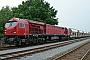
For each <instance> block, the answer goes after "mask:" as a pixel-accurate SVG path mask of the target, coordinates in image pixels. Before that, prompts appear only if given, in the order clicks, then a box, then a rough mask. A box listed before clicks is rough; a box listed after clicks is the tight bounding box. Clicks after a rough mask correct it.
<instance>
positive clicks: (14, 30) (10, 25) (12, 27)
mask: <svg viewBox="0 0 90 60" xmlns="http://www.w3.org/2000/svg"><path fill="white" fill-rule="evenodd" d="M26 29H27V30H26ZM4 31H5V42H6V43H8V44H16V43H17V42H18V40H19V39H18V38H25V36H26V35H28V22H27V21H24V20H20V19H18V18H12V19H11V20H9V21H8V22H7V23H6V24H5V28H4Z"/></svg>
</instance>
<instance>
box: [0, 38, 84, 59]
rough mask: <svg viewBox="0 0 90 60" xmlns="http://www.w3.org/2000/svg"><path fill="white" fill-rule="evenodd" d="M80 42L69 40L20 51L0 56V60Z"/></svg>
mask: <svg viewBox="0 0 90 60" xmlns="http://www.w3.org/2000/svg"><path fill="white" fill-rule="evenodd" d="M82 40H83V39H81V40H71V41H66V42H63V43H58V44H53V45H49V46H43V47H38V48H33V49H28V50H22V51H16V52H10V53H5V54H0V59H1V60H10V59H14V58H15V59H16V58H18V57H22V56H25V55H31V54H35V53H39V52H42V51H46V50H49V49H54V48H57V47H61V46H65V45H68V44H71V43H75V42H79V41H82Z"/></svg>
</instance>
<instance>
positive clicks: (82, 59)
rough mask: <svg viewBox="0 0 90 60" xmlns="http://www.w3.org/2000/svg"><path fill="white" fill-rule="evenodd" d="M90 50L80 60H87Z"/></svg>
mask: <svg viewBox="0 0 90 60" xmlns="http://www.w3.org/2000/svg"><path fill="white" fill-rule="evenodd" d="M89 52H90V49H89V50H88V51H87V52H86V53H85V54H84V55H83V57H82V58H81V59H80V60H85V58H86V56H87V55H88V54H89Z"/></svg>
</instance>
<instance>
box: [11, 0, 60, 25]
mask: <svg viewBox="0 0 90 60" xmlns="http://www.w3.org/2000/svg"><path fill="white" fill-rule="evenodd" d="M12 11H13V16H14V17H18V18H25V19H31V20H36V21H40V22H44V23H48V24H52V25H57V24H58V18H56V14H57V10H55V9H54V8H53V7H50V4H49V3H48V2H46V1H44V0H27V1H25V2H24V1H22V4H20V5H18V7H13V8H12Z"/></svg>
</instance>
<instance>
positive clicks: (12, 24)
mask: <svg viewBox="0 0 90 60" xmlns="http://www.w3.org/2000/svg"><path fill="white" fill-rule="evenodd" d="M16 25H17V22H16V21H9V22H7V23H6V24H5V27H14V26H16Z"/></svg>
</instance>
